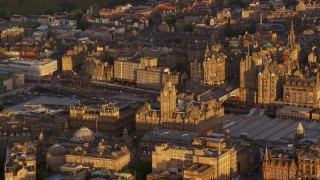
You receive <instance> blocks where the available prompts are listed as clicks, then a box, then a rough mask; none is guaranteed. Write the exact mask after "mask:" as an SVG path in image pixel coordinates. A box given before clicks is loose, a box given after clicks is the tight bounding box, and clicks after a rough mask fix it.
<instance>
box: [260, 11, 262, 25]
mask: <svg viewBox="0 0 320 180" xmlns="http://www.w3.org/2000/svg"><path fill="white" fill-rule="evenodd" d="M261 24H262V12H261V13H260V25H261Z"/></svg>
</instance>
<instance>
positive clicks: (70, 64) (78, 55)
mask: <svg viewBox="0 0 320 180" xmlns="http://www.w3.org/2000/svg"><path fill="white" fill-rule="evenodd" d="M87 51H88V48H87V45H86V44H80V45H76V46H74V48H73V49H71V50H68V51H67V53H66V54H65V55H63V56H62V71H64V72H67V71H72V70H74V69H75V68H76V66H79V65H81V64H82V63H83V62H84V59H85V57H86V55H87Z"/></svg>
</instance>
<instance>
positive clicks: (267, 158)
mask: <svg viewBox="0 0 320 180" xmlns="http://www.w3.org/2000/svg"><path fill="white" fill-rule="evenodd" d="M264 160H265V161H269V154H268V146H266V150H265V152H264Z"/></svg>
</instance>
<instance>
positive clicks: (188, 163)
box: [152, 137, 237, 179]
mask: <svg viewBox="0 0 320 180" xmlns="http://www.w3.org/2000/svg"><path fill="white" fill-rule="evenodd" d="M169 168H170V169H181V170H182V171H183V173H182V176H183V179H231V178H232V177H234V176H235V175H236V174H237V151H236V150H235V149H234V148H233V147H227V146H226V142H225V141H224V140H223V139H215V138H213V137H200V138H197V139H195V140H194V142H193V144H192V146H188V147H184V146H178V145H170V144H161V145H156V147H155V150H154V152H153V153H152V172H153V173H159V172H162V171H166V170H168V169H169Z"/></svg>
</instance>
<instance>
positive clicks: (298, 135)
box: [295, 122, 305, 140]
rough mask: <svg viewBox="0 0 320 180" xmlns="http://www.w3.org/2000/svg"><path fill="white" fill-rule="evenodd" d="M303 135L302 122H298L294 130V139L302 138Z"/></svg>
mask: <svg viewBox="0 0 320 180" xmlns="http://www.w3.org/2000/svg"><path fill="white" fill-rule="evenodd" d="M304 135H305V131H304V128H303V126H302V123H301V122H299V124H298V127H297V129H296V132H295V139H296V140H299V139H301V138H303V137H304Z"/></svg>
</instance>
